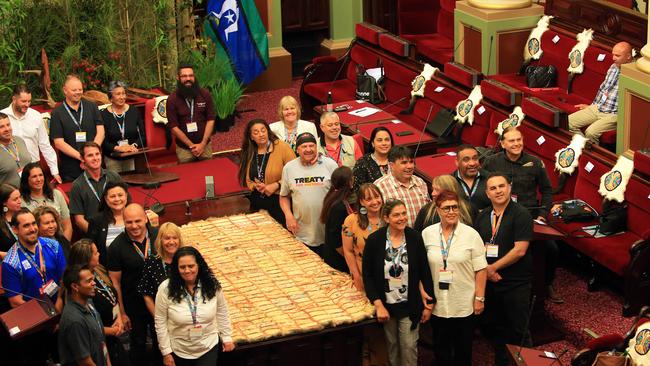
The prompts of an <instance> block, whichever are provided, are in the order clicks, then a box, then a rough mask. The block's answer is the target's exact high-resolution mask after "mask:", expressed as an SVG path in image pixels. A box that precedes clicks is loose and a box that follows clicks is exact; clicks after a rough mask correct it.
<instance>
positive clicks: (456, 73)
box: [444, 62, 482, 89]
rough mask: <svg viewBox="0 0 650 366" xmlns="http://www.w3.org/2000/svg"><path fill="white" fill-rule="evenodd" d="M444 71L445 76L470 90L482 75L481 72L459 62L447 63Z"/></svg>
mask: <svg viewBox="0 0 650 366" xmlns="http://www.w3.org/2000/svg"><path fill="white" fill-rule="evenodd" d="M444 70H445V76H447V77H448V78H450V79H451V80H454V81H455V82H457V83H459V84H461V85H464V86H466V87H468V88H473V87H474V85H476V83H477V82H478V81H479V79H480V77H481V75H482V74H481V73H480V72H479V71H477V70H474V69H472V68H471V67H468V66H465V65H463V64H459V63H457V62H447V63H445V66H444ZM481 89H482V87H481Z"/></svg>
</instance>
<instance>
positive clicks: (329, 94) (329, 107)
mask: <svg viewBox="0 0 650 366" xmlns="http://www.w3.org/2000/svg"><path fill="white" fill-rule="evenodd" d="M325 109H326V110H327V111H328V112H331V111H333V110H334V107H333V106H332V92H331V91H328V92H327V105H326V106H325Z"/></svg>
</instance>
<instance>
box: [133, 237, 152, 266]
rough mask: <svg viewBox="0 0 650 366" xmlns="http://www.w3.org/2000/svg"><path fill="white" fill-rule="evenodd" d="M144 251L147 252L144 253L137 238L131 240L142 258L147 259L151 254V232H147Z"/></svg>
mask: <svg viewBox="0 0 650 366" xmlns="http://www.w3.org/2000/svg"><path fill="white" fill-rule="evenodd" d="M144 242H145V245H144V251H145V253H142V251H141V250H140V248H139V247H138V245H137V244H136V241H135V240H131V244H133V247H134V248H135V252H136V253H138V255H139V256H140V258H142V259H143V260H145V259H147V258H148V257H149V256H150V255H151V245H149V233H148V232H147V234H146V236H145V237H144Z"/></svg>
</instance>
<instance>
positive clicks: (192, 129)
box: [185, 122, 199, 132]
mask: <svg viewBox="0 0 650 366" xmlns="http://www.w3.org/2000/svg"><path fill="white" fill-rule="evenodd" d="M185 126H186V127H187V132H197V131H198V130H199V126H198V125H197V124H196V122H190V123H188V124H186V125H185Z"/></svg>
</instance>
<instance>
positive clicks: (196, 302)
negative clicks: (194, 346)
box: [185, 286, 199, 326]
mask: <svg viewBox="0 0 650 366" xmlns="http://www.w3.org/2000/svg"><path fill="white" fill-rule="evenodd" d="M198 292H199V287H198V286H195V287H194V294H193V295H192V296H191V298H192V301H190V293H189V292H187V290H185V293H186V294H187V296H186V297H185V298H186V299H187V305H188V306H189V308H190V315H192V324H193V325H194V326H196V324H197V323H198V321H197V319H196V313H197V311H198V307H199V300H198V299H197V296H196V294H197V293H198Z"/></svg>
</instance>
